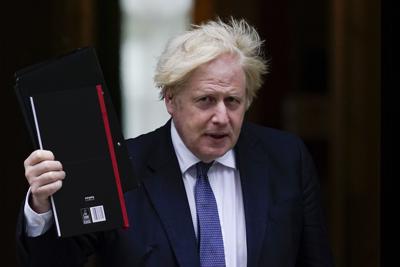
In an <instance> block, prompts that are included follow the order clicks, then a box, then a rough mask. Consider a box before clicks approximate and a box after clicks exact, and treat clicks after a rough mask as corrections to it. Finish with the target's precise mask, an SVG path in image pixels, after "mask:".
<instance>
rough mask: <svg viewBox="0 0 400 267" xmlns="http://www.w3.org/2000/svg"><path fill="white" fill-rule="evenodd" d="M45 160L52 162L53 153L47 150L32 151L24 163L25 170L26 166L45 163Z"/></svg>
mask: <svg viewBox="0 0 400 267" xmlns="http://www.w3.org/2000/svg"><path fill="white" fill-rule="evenodd" d="M45 160H54V154H53V152H51V151H49V150H40V149H38V150H35V151H33V152H32V153H31V154H30V155H29V157H28V158H27V159H26V160H25V161H24V166H25V168H26V167H27V166H33V165H35V164H37V163H39V162H42V161H45Z"/></svg>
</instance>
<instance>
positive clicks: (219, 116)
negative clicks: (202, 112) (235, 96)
mask: <svg viewBox="0 0 400 267" xmlns="http://www.w3.org/2000/svg"><path fill="white" fill-rule="evenodd" d="M212 122H213V123H215V124H221V125H224V124H227V123H228V122H229V116H228V109H227V108H226V106H225V103H224V102H223V101H221V102H218V104H217V105H216V106H215V110H214V114H213V117H212Z"/></svg>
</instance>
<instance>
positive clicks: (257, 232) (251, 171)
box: [235, 127, 271, 266]
mask: <svg viewBox="0 0 400 267" xmlns="http://www.w3.org/2000/svg"><path fill="white" fill-rule="evenodd" d="M254 138H255V137H254V136H251V135H249V133H248V132H247V131H246V129H245V127H244V128H243V130H242V133H241V136H240V138H239V140H238V144H237V146H236V148H235V151H236V154H237V161H238V162H237V163H238V168H239V172H240V179H241V185H242V192H243V205H244V211H245V219H246V239H247V263H248V266H256V265H257V262H258V259H259V257H260V251H261V246H262V242H263V240H264V238H265V234H266V226H267V223H268V210H269V205H270V203H271V194H270V186H269V184H268V181H269V178H268V168H267V164H266V160H265V159H266V158H267V155H266V152H265V151H263V150H262V148H261V146H260V145H258V144H257V139H254Z"/></svg>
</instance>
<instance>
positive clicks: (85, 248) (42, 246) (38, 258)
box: [16, 208, 98, 267]
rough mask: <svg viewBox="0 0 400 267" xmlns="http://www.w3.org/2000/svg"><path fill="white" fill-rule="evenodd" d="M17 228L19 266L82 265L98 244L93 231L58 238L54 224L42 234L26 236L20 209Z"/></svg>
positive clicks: (22, 214) (72, 266)
mask: <svg viewBox="0 0 400 267" xmlns="http://www.w3.org/2000/svg"><path fill="white" fill-rule="evenodd" d="M16 230H17V231H16V239H17V240H16V241H17V242H16V245H17V258H18V261H19V263H20V266H41V267H45V266H71V267H75V266H84V264H85V263H86V261H87V258H88V257H89V256H90V255H91V254H93V253H94V252H95V249H96V245H97V243H98V236H97V235H95V234H88V235H82V236H79V237H68V238H59V237H57V234H56V230H55V227H54V226H53V227H52V228H50V229H49V230H48V231H47V232H46V233H45V234H43V235H41V236H38V237H28V236H27V235H26V234H25V219H24V213H23V208H22V209H21V212H20V213H19V217H18V222H17V229H16Z"/></svg>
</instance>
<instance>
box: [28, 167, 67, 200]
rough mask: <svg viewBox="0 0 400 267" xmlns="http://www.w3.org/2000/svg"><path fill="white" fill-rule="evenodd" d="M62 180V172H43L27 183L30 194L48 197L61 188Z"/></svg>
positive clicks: (63, 176) (63, 175)
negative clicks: (29, 187)
mask: <svg viewBox="0 0 400 267" xmlns="http://www.w3.org/2000/svg"><path fill="white" fill-rule="evenodd" d="M64 178H65V172H64V171H49V172H45V173H43V174H41V175H40V176H37V177H34V178H32V179H31V180H30V181H29V184H30V186H31V192H32V194H34V195H45V196H50V195H52V194H54V193H55V192H56V191H57V190H59V189H60V188H61V186H62V180H63V179H64ZM54 190H55V191H54Z"/></svg>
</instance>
